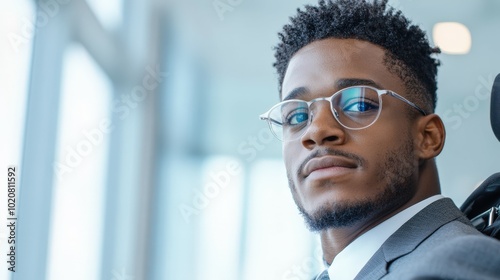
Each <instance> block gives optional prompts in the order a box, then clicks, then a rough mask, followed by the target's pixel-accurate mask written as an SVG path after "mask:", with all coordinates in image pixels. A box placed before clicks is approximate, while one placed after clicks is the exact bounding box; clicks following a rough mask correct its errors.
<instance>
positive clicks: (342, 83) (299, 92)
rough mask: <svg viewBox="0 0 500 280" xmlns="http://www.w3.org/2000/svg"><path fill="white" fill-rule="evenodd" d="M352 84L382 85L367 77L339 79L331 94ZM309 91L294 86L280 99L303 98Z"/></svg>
mask: <svg viewBox="0 0 500 280" xmlns="http://www.w3.org/2000/svg"><path fill="white" fill-rule="evenodd" d="M352 86H372V87H375V88H378V89H382V86H380V85H379V84H377V83H376V82H375V81H373V80H367V79H339V80H338V81H337V82H335V88H332V94H333V93H334V92H333V91H338V90H341V89H343V88H348V87H352ZM308 93H309V90H308V89H307V88H306V87H298V88H294V89H293V90H292V91H290V93H289V94H288V95H287V96H286V97H285V98H283V100H282V101H286V100H290V99H305V97H306V95H307V94H308Z"/></svg>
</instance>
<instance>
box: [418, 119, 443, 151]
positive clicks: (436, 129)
mask: <svg viewBox="0 0 500 280" xmlns="http://www.w3.org/2000/svg"><path fill="white" fill-rule="evenodd" d="M417 134H418V135H417V137H416V139H415V141H416V142H415V145H416V147H415V149H416V152H417V155H418V157H419V158H420V159H431V158H434V157H436V156H437V155H439V154H440V153H441V151H442V150H443V146H444V141H445V138H446V131H445V129H444V124H443V121H442V120H441V118H440V117H439V116H438V115H436V114H430V115H427V116H423V117H420V118H419V119H418V120H417Z"/></svg>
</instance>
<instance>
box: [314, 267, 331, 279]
mask: <svg viewBox="0 0 500 280" xmlns="http://www.w3.org/2000/svg"><path fill="white" fill-rule="evenodd" d="M316 280H330V277H329V276H328V269H326V270H325V271H323V272H322V273H321V274H320V275H318V277H316Z"/></svg>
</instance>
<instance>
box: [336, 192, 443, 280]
mask: <svg viewBox="0 0 500 280" xmlns="http://www.w3.org/2000/svg"><path fill="white" fill-rule="evenodd" d="M441 198H444V197H443V196H442V195H440V194H439V195H434V196H432V197H429V198H427V199H424V200H422V201H420V202H419V203H416V204H414V205H412V206H410V207H408V208H406V209H405V210H403V211H401V212H399V213H397V214H396V215H394V216H392V217H391V218H389V219H387V220H385V221H384V222H382V223H380V224H379V225H377V226H376V227H374V228H372V229H370V230H369V231H367V232H365V233H364V234H363V235H361V236H359V237H358V238H356V239H355V240H354V241H352V242H351V243H350V244H349V245H347V247H345V248H344V250H342V251H341V252H340V253H339V254H338V255H337V256H336V257H335V259H334V260H333V262H332V264H331V265H330V267H329V268H328V275H329V276H330V279H335V280H343V279H346V280H347V279H348V280H352V279H354V277H356V275H358V273H359V272H360V271H361V269H362V268H363V267H364V266H365V265H366V263H367V262H368V261H369V260H370V258H371V257H372V256H373V255H374V254H375V252H377V250H378V249H379V248H380V247H381V246H382V244H383V243H384V242H385V241H386V240H387V239H388V238H389V237H390V236H391V235H392V234H393V233H394V232H396V230H398V229H399V228H400V227H401V226H402V225H403V224H404V223H406V222H407V221H408V220H409V219H411V218H412V217H413V216H415V214H417V213H418V212H420V211H421V210H422V209H424V208H425V207H426V206H428V205H429V204H431V203H432V202H434V201H436V200H439V199H441Z"/></svg>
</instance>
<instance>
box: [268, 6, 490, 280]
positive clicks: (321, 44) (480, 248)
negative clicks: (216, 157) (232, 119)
mask: <svg viewBox="0 0 500 280" xmlns="http://www.w3.org/2000/svg"><path fill="white" fill-rule="evenodd" d="M386 4H387V1H383V0H382V1H374V2H373V1H360V0H338V1H320V2H319V4H318V5H317V6H306V7H305V9H304V10H298V13H297V15H296V16H294V17H292V18H291V23H290V24H288V25H285V26H284V28H283V31H282V32H281V33H280V34H279V37H280V43H279V44H278V46H277V47H276V54H275V57H276V63H275V64H274V66H275V67H276V69H277V71H278V77H279V85H280V99H281V100H282V101H281V102H280V103H279V104H277V105H276V106H274V107H273V108H271V109H270V110H269V111H268V112H267V113H265V114H263V115H262V116H261V118H262V119H266V120H268V122H269V125H270V128H271V130H272V132H273V133H274V134H275V135H276V136H277V137H278V138H279V139H280V140H282V141H283V155H284V161H285V165H286V169H287V175H288V181H289V185H290V190H291V192H292V195H293V198H294V200H295V203H296V204H297V206H298V208H299V210H300V212H301V213H302V215H303V216H304V218H305V221H306V223H307V224H308V226H309V228H310V229H311V230H313V231H316V232H319V234H320V237H321V243H322V249H323V258H324V261H325V263H326V264H327V265H328V269H327V270H325V271H324V272H323V273H321V274H320V275H318V277H317V279H329V278H328V277H330V278H331V279H381V278H384V279H500V254H499V253H498V252H500V242H498V241H497V240H494V239H492V238H489V237H486V236H484V235H482V234H481V233H479V232H478V231H476V229H475V228H474V227H472V226H471V224H470V222H469V221H468V220H467V219H466V218H465V217H464V216H463V215H462V213H461V212H460V210H459V209H457V207H456V206H455V205H454V204H453V202H452V201H451V200H450V199H448V198H444V197H443V196H441V195H440V185H439V177H438V171H437V168H436V163H435V160H434V158H435V157H436V156H437V155H438V154H439V153H440V152H441V150H442V148H443V145H444V140H445V129H444V126H443V122H442V121H441V118H440V117H439V116H438V115H436V114H434V109H435V106H436V88H437V86H436V74H437V66H438V65H439V62H438V61H437V60H435V59H434V58H432V55H433V54H436V53H438V52H439V50H438V49H435V48H431V47H430V46H429V43H428V41H427V39H426V36H425V34H424V32H423V31H422V30H421V29H420V28H418V27H417V26H414V25H411V24H410V22H409V21H408V19H406V18H405V17H403V16H402V15H401V13H400V12H396V11H394V10H392V9H388V8H387V7H386V6H387V5H386Z"/></svg>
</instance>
